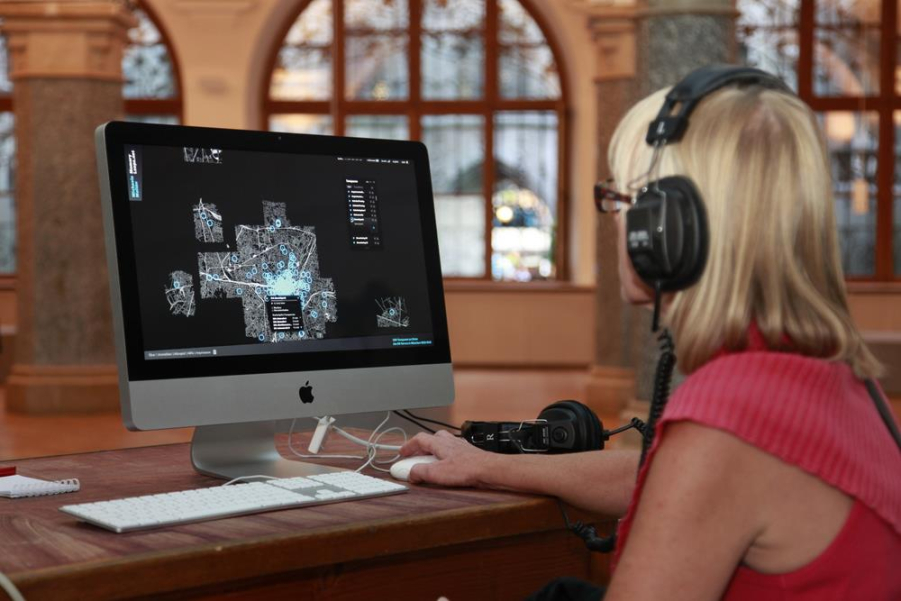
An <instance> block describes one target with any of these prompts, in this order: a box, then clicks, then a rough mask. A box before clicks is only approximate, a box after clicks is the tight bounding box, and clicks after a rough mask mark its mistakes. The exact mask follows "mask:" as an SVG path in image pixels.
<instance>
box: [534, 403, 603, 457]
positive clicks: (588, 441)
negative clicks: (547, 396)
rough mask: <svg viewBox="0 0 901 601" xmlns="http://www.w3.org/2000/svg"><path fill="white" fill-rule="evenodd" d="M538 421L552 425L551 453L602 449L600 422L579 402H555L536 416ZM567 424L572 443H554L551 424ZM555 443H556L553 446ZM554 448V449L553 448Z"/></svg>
mask: <svg viewBox="0 0 901 601" xmlns="http://www.w3.org/2000/svg"><path fill="white" fill-rule="evenodd" d="M538 419H544V420H547V421H548V423H551V424H552V427H551V433H550V435H551V441H552V442H551V445H552V449H551V450H552V452H553V451H555V450H556V452H580V451H597V450H600V449H603V448H604V438H603V431H604V427H603V425H602V424H601V420H600V419H598V416H597V415H595V413H594V411H592V410H591V409H590V408H589V407H588V406H586V405H584V404H582V403H580V402H579V401H573V400H566V401H557V402H556V403H554V404H553V405H548V406H547V407H545V408H544V409H543V410H542V411H541V413H539V414H538ZM554 422H556V423H557V424H560V423H561V422H562V423H569V424H570V425H571V426H572V432H573V435H574V439H573V440H572V441H566V440H564V441H556V440H555V439H554V427H553V423H554ZM555 443H557V444H556V445H555ZM555 446H556V449H555V448H554V447H555Z"/></svg>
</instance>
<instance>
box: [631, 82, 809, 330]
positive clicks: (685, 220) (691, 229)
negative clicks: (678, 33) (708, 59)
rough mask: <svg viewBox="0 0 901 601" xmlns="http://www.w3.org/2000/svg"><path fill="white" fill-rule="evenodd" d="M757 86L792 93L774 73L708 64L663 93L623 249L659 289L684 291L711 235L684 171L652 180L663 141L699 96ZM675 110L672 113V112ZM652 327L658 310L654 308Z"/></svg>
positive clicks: (697, 273) (681, 129)
mask: <svg viewBox="0 0 901 601" xmlns="http://www.w3.org/2000/svg"><path fill="white" fill-rule="evenodd" d="M735 84H737V85H742V86H752V85H753V86H762V87H765V88H769V89H772V90H778V91H781V92H786V93H788V94H792V95H794V92H792V91H791V89H790V88H789V87H788V86H787V85H785V82H783V81H782V80H781V79H779V78H778V77H776V76H774V75H771V74H769V73H767V72H765V71H761V70H760V69H753V68H749V67H735V66H731V65H711V66H707V67H702V68H700V69H697V70H695V71H692V72H691V73H690V74H689V75H688V76H686V77H685V79H683V80H682V81H680V82H679V83H678V84H676V85H675V87H673V89H672V90H670V92H669V93H668V94H667V95H666V101H665V102H664V103H663V106H662V107H661V108H660V112H658V113H657V117H656V118H655V119H654V120H653V121H652V122H651V125H650V126H649V127H648V133H647V136H646V137H645V141H646V142H647V143H648V144H649V145H651V146H652V147H654V158H653V159H652V164H651V166H650V168H649V169H648V180H649V181H648V182H647V183H646V184H645V185H644V186H642V188H641V192H639V194H638V197H637V198H636V200H635V205H634V206H633V207H632V208H631V209H630V210H629V212H628V213H626V249H627V251H628V253H629V258H630V260H631V261H632V265H633V266H634V268H635V272H636V273H637V274H638V277H640V278H641V279H642V281H644V282H645V283H646V284H648V285H649V286H651V287H652V288H653V289H654V291H655V293H656V295H657V297H658V300H659V296H660V293H661V292H675V291H677V290H684V289H685V288H688V287H689V286H691V285H692V284H694V283H695V282H697V281H698V278H700V277H701V273H703V271H704V266H705V264H706V263H707V252H708V245H709V240H710V235H709V230H708V227H707V212H706V210H705V209H704V202H703V199H702V198H701V194H700V192H698V189H697V187H696V186H695V185H694V183H693V182H692V181H691V180H690V179H689V178H687V177H684V176H672V177H664V178H662V179H659V180H652V179H651V178H652V177H653V175H654V169H655V167H656V166H657V164H658V162H659V159H660V156H659V155H660V153H661V152H662V149H663V147H664V146H666V145H668V144H671V143H673V142H678V141H679V140H681V139H682V136H683V134H684V133H685V130H686V129H687V128H688V118H689V116H691V113H692V111H694V109H695V107H697V105H698V103H699V102H701V100H703V99H704V97H706V96H708V95H709V94H712V93H713V92H715V91H717V90H719V89H720V88H723V87H725V86H728V85H735ZM675 109H678V112H676V113H675V114H674V113H673V111H674V110H675ZM654 322H655V328H654V329H656V322H657V311H655V319H654Z"/></svg>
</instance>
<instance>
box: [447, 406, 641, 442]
mask: <svg viewBox="0 0 901 601" xmlns="http://www.w3.org/2000/svg"><path fill="white" fill-rule="evenodd" d="M643 426H644V422H642V421H641V420H639V419H633V420H632V422H630V423H629V424H627V425H625V426H622V427H620V428H617V429H615V430H605V429H604V425H603V424H602V423H601V420H600V419H598V416H597V415H596V414H595V412H594V411H592V410H591V409H589V408H588V407H587V406H586V405H583V404H582V403H580V402H578V401H572V400H566V401H557V402H556V403H554V404H553V405H548V406H547V407H545V408H544V409H542V410H541V413H539V414H538V417H537V418H536V419H530V420H525V421H521V422H473V421H467V422H464V423H463V427H462V429H461V430H462V432H461V436H462V437H463V439H464V440H467V441H469V442H470V443H471V444H473V445H475V446H477V447H479V448H480V449H484V450H486V451H492V452H494V453H508V454H514V453H551V454H554V453H578V452H581V451H598V450H601V449H603V448H604V443H605V442H607V440H608V439H609V438H610V437H611V436H612V435H614V434H618V433H619V432H622V431H624V430H628V429H629V428H636V429H638V430H640V431H642V432H643Z"/></svg>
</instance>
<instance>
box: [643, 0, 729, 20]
mask: <svg viewBox="0 0 901 601" xmlns="http://www.w3.org/2000/svg"><path fill="white" fill-rule="evenodd" d="M686 14H690V15H722V16H727V17H738V14H739V12H738V9H737V8H736V6H735V2H734V0H642V2H641V6H640V7H639V10H638V16H639V17H658V16H666V15H686Z"/></svg>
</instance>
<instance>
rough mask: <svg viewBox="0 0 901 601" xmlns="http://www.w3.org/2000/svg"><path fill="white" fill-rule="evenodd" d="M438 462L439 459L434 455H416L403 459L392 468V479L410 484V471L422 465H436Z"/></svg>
mask: <svg viewBox="0 0 901 601" xmlns="http://www.w3.org/2000/svg"><path fill="white" fill-rule="evenodd" d="M436 461H438V458H437V457H435V456H434V455H414V456H413V457H407V458H406V459H401V460H400V461H397V462H395V463H394V464H393V465H392V466H391V477H392V478H394V479H395V480H403V481H404V482H409V481H410V470H412V469H413V466H414V465H418V464H420V463H435V462H436Z"/></svg>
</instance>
